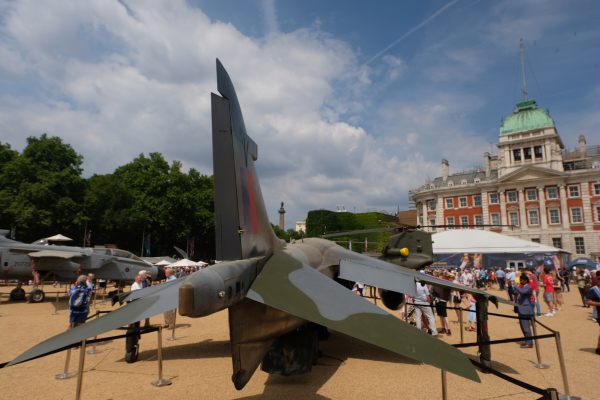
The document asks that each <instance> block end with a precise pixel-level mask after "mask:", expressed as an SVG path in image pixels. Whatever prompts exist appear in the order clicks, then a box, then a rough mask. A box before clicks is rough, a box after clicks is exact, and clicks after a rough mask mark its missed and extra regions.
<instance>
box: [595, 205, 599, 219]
mask: <svg viewBox="0 0 600 400" xmlns="http://www.w3.org/2000/svg"><path fill="white" fill-rule="evenodd" d="M594 210H595V211H596V222H600V205H599V204H596V205H594Z"/></svg>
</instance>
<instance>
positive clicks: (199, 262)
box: [196, 261, 208, 268]
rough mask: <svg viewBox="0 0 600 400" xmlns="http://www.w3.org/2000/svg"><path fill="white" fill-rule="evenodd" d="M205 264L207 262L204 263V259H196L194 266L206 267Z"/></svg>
mask: <svg viewBox="0 0 600 400" xmlns="http://www.w3.org/2000/svg"><path fill="white" fill-rule="evenodd" d="M207 265H208V263H205V262H204V261H198V262H197V263H196V266H197V267H200V268H203V267H206V266H207Z"/></svg>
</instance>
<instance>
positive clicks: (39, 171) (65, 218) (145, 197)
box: [0, 134, 214, 259]
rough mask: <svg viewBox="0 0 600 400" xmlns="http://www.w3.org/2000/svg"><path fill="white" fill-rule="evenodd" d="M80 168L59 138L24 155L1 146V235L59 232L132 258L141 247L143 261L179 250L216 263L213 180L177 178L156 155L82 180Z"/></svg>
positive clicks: (39, 141)
mask: <svg viewBox="0 0 600 400" xmlns="http://www.w3.org/2000/svg"><path fill="white" fill-rule="evenodd" d="M82 163H83V157H82V156H81V155H79V154H78V153H77V152H76V151H75V150H74V149H73V148H72V147H71V146H70V145H68V144H66V143H64V142H63V141H62V140H61V139H60V138H58V137H49V136H48V135H46V134H43V135H41V136H40V137H37V138H36V137H30V138H28V139H27V145H26V147H25V148H24V149H23V151H22V153H19V152H17V151H15V150H13V149H12V148H11V146H10V145H9V144H7V143H2V142H0V228H3V229H8V228H11V229H13V230H16V236H17V237H16V238H17V239H18V240H21V241H25V242H28V241H33V240H36V239H39V238H42V237H47V236H50V235H52V234H55V233H57V232H61V233H64V234H66V235H67V236H71V237H73V238H81V241H82V242H83V237H84V234H85V231H88V232H89V231H91V232H92V233H91V242H92V243H93V244H107V243H110V244H116V245H117V246H118V247H119V248H123V249H127V250H130V251H132V252H134V253H136V254H139V253H140V251H141V248H142V243H144V247H145V250H146V251H145V254H144V255H148V253H150V254H160V255H168V254H173V252H174V250H173V246H178V247H181V248H184V249H188V251H189V253H190V256H193V257H194V258H204V259H210V258H213V257H214V225H213V209H214V207H213V180H212V177H210V176H206V175H202V174H201V173H199V172H198V171H196V170H194V169H190V170H189V171H188V172H187V173H186V172H183V171H182V166H181V163H180V162H179V161H174V162H173V163H172V164H171V165H169V163H168V162H167V161H166V160H165V159H164V157H163V156H162V155H161V154H160V153H151V154H149V155H148V156H145V155H144V154H140V155H139V156H138V157H137V158H136V159H134V160H133V161H131V162H130V163H128V164H125V165H123V166H120V167H118V168H117V169H116V170H115V171H114V172H113V173H111V174H105V175H93V176H92V177H90V178H88V179H84V178H82V176H81V174H82V168H81V165H82ZM78 241H79V240H77V242H78ZM76 244H77V245H79V244H81V243H76ZM148 250H150V251H148Z"/></svg>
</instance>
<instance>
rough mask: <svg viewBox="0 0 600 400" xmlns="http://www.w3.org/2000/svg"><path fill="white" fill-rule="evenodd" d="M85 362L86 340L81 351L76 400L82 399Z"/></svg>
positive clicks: (83, 341) (82, 343)
mask: <svg viewBox="0 0 600 400" xmlns="http://www.w3.org/2000/svg"><path fill="white" fill-rule="evenodd" d="M84 362H85V339H83V340H82V341H81V348H80V349H79V370H78V373H77V389H76V391H75V400H79V399H81V385H82V384H83V364H84Z"/></svg>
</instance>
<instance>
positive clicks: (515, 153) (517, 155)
mask: <svg viewBox="0 0 600 400" xmlns="http://www.w3.org/2000/svg"><path fill="white" fill-rule="evenodd" d="M513 159H514V160H515V161H521V149H514V150H513Z"/></svg>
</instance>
